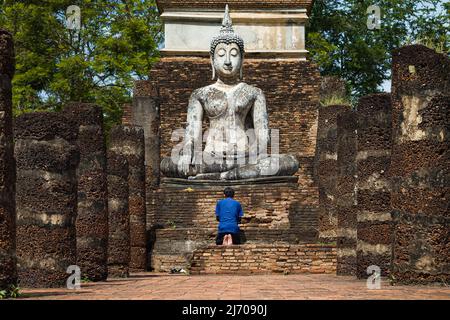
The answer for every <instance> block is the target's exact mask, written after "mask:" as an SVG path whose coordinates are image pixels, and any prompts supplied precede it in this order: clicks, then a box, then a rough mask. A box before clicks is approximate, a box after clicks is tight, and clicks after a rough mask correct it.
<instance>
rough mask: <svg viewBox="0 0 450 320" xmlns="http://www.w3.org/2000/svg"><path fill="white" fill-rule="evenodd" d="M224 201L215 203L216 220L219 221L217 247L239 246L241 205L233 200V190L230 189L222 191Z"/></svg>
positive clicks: (242, 213) (242, 212) (242, 214)
mask: <svg viewBox="0 0 450 320" xmlns="http://www.w3.org/2000/svg"><path fill="white" fill-rule="evenodd" d="M223 193H224V194H225V199H223V200H219V201H217V205H216V219H217V221H219V232H218V234H217V239H216V244H217V245H222V244H223V245H231V244H240V242H241V241H240V236H239V233H240V230H239V225H238V224H239V223H241V218H242V217H243V216H244V211H243V210H242V206H241V204H240V203H239V202H238V201H236V200H234V199H233V197H234V190H233V189H232V188H230V187H227V188H225V190H224V191H223Z"/></svg>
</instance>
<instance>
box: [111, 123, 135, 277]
mask: <svg viewBox="0 0 450 320" xmlns="http://www.w3.org/2000/svg"><path fill="white" fill-rule="evenodd" d="M118 130H121V128H120V127H115V128H113V129H112V131H111V144H112V145H114V144H116V143H119V142H120V140H119V139H120V137H121V135H116V132H117V131H118ZM116 139H117V140H116ZM107 157H108V162H107V167H108V213H109V238H108V274H109V276H110V277H127V276H128V274H129V265H130V213H129V207H128V161H127V159H126V157H125V156H124V155H121V154H119V153H117V152H116V151H112V150H108V153H107Z"/></svg>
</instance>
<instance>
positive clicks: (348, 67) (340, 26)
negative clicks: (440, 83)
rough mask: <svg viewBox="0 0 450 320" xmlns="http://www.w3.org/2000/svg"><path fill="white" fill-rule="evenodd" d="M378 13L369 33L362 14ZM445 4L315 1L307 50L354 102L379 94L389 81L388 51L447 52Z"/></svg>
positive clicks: (449, 12)
mask: <svg viewBox="0 0 450 320" xmlns="http://www.w3.org/2000/svg"><path fill="white" fill-rule="evenodd" d="M371 5H377V6H379V7H380V9H381V28H380V29H373V30H369V29H368V27H367V20H368V18H369V14H367V9H368V8H369V6H371ZM449 18H450V2H448V1H447V2H446V3H443V1H442V0H426V1H418V0H377V1H374V0H346V1H334V0H316V1H315V4H314V7H313V10H312V13H311V19H310V26H309V27H308V30H307V32H308V33H307V37H308V40H307V45H308V50H309V51H310V52H311V55H312V59H313V60H314V61H316V63H317V64H318V65H319V68H320V71H321V74H322V75H336V76H339V77H341V78H342V79H344V80H345V81H346V82H347V85H348V87H349V89H350V91H351V93H352V96H353V97H354V98H357V97H359V96H361V95H365V94H369V93H374V92H377V91H380V86H381V84H382V83H383V81H385V80H388V79H389V78H390V69H391V51H392V50H393V49H395V48H398V47H400V46H402V45H406V44H411V43H422V44H427V45H430V46H433V47H434V48H440V50H441V51H444V52H448V50H449V47H450V44H449V33H448V30H449V28H450V25H449V21H450V20H449Z"/></svg>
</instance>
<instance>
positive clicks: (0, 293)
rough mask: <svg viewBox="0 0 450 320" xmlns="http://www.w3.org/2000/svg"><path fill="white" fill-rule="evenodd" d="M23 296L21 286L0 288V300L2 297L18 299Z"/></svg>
mask: <svg viewBox="0 0 450 320" xmlns="http://www.w3.org/2000/svg"><path fill="white" fill-rule="evenodd" d="M20 296H21V293H20V288H19V287H18V286H15V285H11V286H9V288H7V289H5V290H0V300H2V299H9V298H11V299H16V298H18V297H20Z"/></svg>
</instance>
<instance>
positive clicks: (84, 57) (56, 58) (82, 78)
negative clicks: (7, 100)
mask: <svg viewBox="0 0 450 320" xmlns="http://www.w3.org/2000/svg"><path fill="white" fill-rule="evenodd" d="M70 5H77V6H79V8H80V13H81V29H79V30H76V29H75V30H70V29H68V28H67V18H68V16H67V15H66V9H67V8H68V7H69V6H70ZM0 27H1V28H5V29H7V30H9V31H10V32H12V33H13V36H14V39H15V47H16V75H15V77H14V79H13V85H14V87H13V102H14V111H15V114H20V113H23V112H28V111H40V110H59V109H61V107H62V106H63V105H64V104H65V103H66V102H69V101H82V102H93V103H97V104H98V105H100V106H101V107H102V108H103V111H104V115H105V124H106V127H107V128H109V127H110V126H112V125H113V124H114V123H119V122H120V119H121V116H122V105H123V104H124V103H127V102H130V101H131V91H132V88H133V80H135V79H147V77H148V73H149V70H150V69H151V67H152V65H153V64H154V63H155V62H156V61H157V59H158V52H159V51H158V47H159V44H160V42H161V39H162V33H161V28H162V27H161V23H160V21H159V15H158V12H157V9H156V4H155V1H154V0H131V1H130V0H128V1H125V0H124V1H118V0H116V1H114V0H102V1H96V0H84V1H76V0H69V1H67V0H50V1H39V0H35V1H33V0H28V1H10V0H6V1H3V3H2V2H0Z"/></svg>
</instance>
